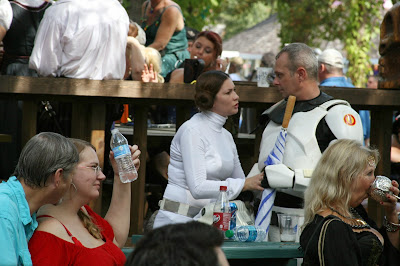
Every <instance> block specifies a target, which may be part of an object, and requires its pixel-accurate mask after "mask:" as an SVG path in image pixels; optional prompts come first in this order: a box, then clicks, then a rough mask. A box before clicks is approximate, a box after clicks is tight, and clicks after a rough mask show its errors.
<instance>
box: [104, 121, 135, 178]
mask: <svg viewBox="0 0 400 266" xmlns="http://www.w3.org/2000/svg"><path fill="white" fill-rule="evenodd" d="M111 134H112V136H111V143H110V146H111V149H112V151H113V152H114V158H115V161H116V162H117V165H118V172H119V178H120V179H121V182H122V183H128V182H132V181H135V180H136V179H137V178H138V173H137V171H136V168H135V165H134V164H133V161H132V157H131V151H130V149H129V146H128V141H127V140H126V138H125V137H124V135H122V134H121V133H120V132H119V130H118V129H117V128H115V129H113V130H111Z"/></svg>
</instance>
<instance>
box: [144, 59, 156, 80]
mask: <svg viewBox="0 0 400 266" xmlns="http://www.w3.org/2000/svg"><path fill="white" fill-rule="evenodd" d="M142 81H143V82H153V83H158V76H157V72H156V71H154V69H153V64H150V69H149V68H147V64H144V69H143V71H142Z"/></svg>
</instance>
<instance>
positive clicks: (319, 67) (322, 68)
mask: <svg viewBox="0 0 400 266" xmlns="http://www.w3.org/2000/svg"><path fill="white" fill-rule="evenodd" d="M325 70H326V67H325V64H322V63H320V64H318V72H319V73H322V72H325Z"/></svg>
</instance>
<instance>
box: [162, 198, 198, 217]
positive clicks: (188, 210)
mask: <svg viewBox="0 0 400 266" xmlns="http://www.w3.org/2000/svg"><path fill="white" fill-rule="evenodd" d="M158 205H159V206H160V210H164V211H169V212H173V213H177V214H180V215H183V216H187V217H190V218H193V217H195V216H196V215H197V214H198V213H199V212H200V210H201V208H199V207H194V206H190V205H189V204H185V203H181V202H177V201H173V200H169V199H166V198H163V199H162V200H160V201H159V202H158Z"/></svg>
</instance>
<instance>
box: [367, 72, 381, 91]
mask: <svg viewBox="0 0 400 266" xmlns="http://www.w3.org/2000/svg"><path fill="white" fill-rule="evenodd" d="M378 80H379V77H378V76H377V75H369V76H368V81H367V88H370V89H377V88H378Z"/></svg>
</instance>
